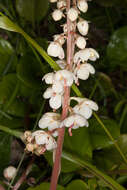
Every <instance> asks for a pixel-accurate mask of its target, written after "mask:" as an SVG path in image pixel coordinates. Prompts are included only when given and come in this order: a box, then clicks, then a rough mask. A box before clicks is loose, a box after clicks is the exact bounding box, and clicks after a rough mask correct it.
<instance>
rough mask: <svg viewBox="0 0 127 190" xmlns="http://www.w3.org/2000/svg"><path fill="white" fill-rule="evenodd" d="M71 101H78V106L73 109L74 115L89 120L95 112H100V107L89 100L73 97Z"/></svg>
mask: <svg viewBox="0 0 127 190" xmlns="http://www.w3.org/2000/svg"><path fill="white" fill-rule="evenodd" d="M71 100H76V101H77V102H78V104H77V105H76V106H74V107H73V111H74V113H77V114H80V115H82V116H84V117H85V118H86V119H89V118H90V117H91V115H92V112H93V110H94V111H97V110H98V105H97V104H96V103H95V102H94V101H92V100H89V99H87V98H79V97H72V98H71Z"/></svg>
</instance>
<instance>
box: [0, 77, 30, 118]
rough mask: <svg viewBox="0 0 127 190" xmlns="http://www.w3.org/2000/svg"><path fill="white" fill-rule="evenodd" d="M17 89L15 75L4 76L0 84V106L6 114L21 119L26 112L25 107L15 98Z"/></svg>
mask: <svg viewBox="0 0 127 190" xmlns="http://www.w3.org/2000/svg"><path fill="white" fill-rule="evenodd" d="M18 87H19V86H18V80H17V77H16V74H8V75H6V76H4V77H3V78H2V81H1V82H0V89H1V93H0V105H1V108H2V109H3V110H4V111H6V112H7V113H9V114H12V115H15V116H21V117H22V116H24V114H25V112H26V111H25V108H26V106H25V104H24V103H23V102H22V101H21V100H20V99H19V98H17V93H18Z"/></svg>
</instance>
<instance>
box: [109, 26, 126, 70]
mask: <svg viewBox="0 0 127 190" xmlns="http://www.w3.org/2000/svg"><path fill="white" fill-rule="evenodd" d="M126 52H127V26H125V27H122V28H120V29H118V30H117V31H115V32H114V33H113V35H112V37H111V40H110V42H109V44H108V47H107V56H108V58H109V60H110V63H111V64H113V65H114V66H117V65H120V66H122V67H124V68H127V54H126Z"/></svg>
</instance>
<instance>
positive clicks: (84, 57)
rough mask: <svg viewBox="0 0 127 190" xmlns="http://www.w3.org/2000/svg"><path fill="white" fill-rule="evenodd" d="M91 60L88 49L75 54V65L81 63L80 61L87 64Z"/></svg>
mask: <svg viewBox="0 0 127 190" xmlns="http://www.w3.org/2000/svg"><path fill="white" fill-rule="evenodd" d="M89 58H90V51H89V49H88V48H86V49H83V50H80V51H78V52H77V53H75V55H74V63H80V61H81V62H85V61H88V59H89Z"/></svg>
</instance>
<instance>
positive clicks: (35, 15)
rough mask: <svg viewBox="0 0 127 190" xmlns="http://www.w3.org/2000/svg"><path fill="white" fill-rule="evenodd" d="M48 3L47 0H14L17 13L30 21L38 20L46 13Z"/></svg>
mask: <svg viewBox="0 0 127 190" xmlns="http://www.w3.org/2000/svg"><path fill="white" fill-rule="evenodd" d="M48 5H49V2H48V1H47V0H43V1H42V0H38V1H36V0H16V9H17V12H18V13H19V15H20V16H21V17H23V18H24V19H25V20H27V21H31V22H32V23H34V22H35V21H40V20H41V19H42V18H43V17H44V16H45V15H46V13H47V10H48ZM28 10H29V11H28Z"/></svg>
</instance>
